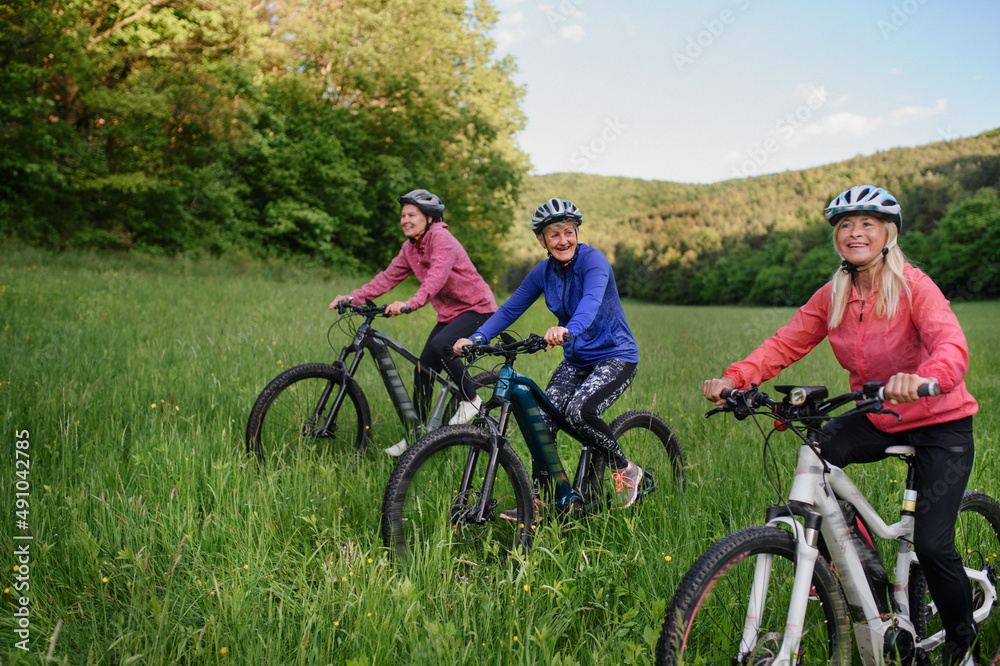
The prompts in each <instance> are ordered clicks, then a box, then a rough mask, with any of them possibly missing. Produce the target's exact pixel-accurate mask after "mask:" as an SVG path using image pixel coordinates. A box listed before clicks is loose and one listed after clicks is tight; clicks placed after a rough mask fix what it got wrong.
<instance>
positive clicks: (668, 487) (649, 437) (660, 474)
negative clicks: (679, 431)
mask: <svg viewBox="0 0 1000 666" xmlns="http://www.w3.org/2000/svg"><path fill="white" fill-rule="evenodd" d="M611 432H612V433H614V435H615V438H617V440H618V446H619V447H620V448H621V450H622V453H623V454H624V455H625V457H626V458H628V459H629V460H631V461H632V462H634V463H635V464H636V465H638V466H639V467H641V468H642V470H643V471H644V472H646V473H648V474H649V476H648V477H646V478H644V479H643V482H642V485H640V487H639V496H640V497H643V496H645V495H648V494H650V493H652V492H656V493H660V494H663V495H666V496H674V495H676V494H678V493H681V492H683V491H684V489H685V488H686V487H687V477H686V476H685V474H684V454H683V453H682V452H681V445H680V442H678V441H677V436H676V435H675V434H674V431H673V430H672V429H671V428H670V426H669V425H668V424H667V422H666V421H664V420H663V419H662V418H660V417H659V416H657V415H656V414H654V413H653V412H648V411H645V410H632V411H628V412H625V413H624V414H622V415H621V416H619V417H618V418H616V419H615V420H614V421H612V422H611Z"/></svg>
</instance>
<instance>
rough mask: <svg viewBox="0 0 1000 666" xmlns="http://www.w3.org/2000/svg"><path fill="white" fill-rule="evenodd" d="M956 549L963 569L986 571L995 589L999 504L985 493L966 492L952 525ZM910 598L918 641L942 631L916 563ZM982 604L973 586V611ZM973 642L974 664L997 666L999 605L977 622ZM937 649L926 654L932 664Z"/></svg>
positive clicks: (999, 653) (999, 550)
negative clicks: (975, 645) (975, 655)
mask: <svg viewBox="0 0 1000 666" xmlns="http://www.w3.org/2000/svg"><path fill="white" fill-rule="evenodd" d="M955 547H956V548H957V549H958V552H959V555H961V557H962V561H963V562H964V563H965V566H966V567H969V568H973V569H978V570H980V571H985V572H986V574H987V576H988V577H989V579H990V580H991V581H992V583H993V585H994V586H995V585H996V581H997V571H998V568H1000V567H998V565H1000V560H998V559H997V556H998V555H1000V503H998V502H997V501H996V500H995V499H993V498H992V497H990V496H989V495H987V494H985V493H981V492H977V491H973V490H967V491H966V492H965V495H963V497H962V502H961V504H960V505H959V508H958V516H957V518H956V522H955ZM970 582H971V581H970ZM909 595H910V620H911V621H912V622H913V626H914V628H915V629H916V631H917V641H922V640H924V639H925V638H926V637H928V636H933V635H934V634H935V633H937V632H939V631H941V630H942V627H941V620H940V618H939V617H938V615H937V607H936V606H935V605H934V604H933V603H932V601H931V598H930V594H929V593H928V591H927V579H926V578H925V577H924V574H923V570H922V569H921V568H920V564H919V563H917V564H914V565H913V566H912V567H911V569H910V585H909ZM984 600H985V597H984V593H983V590H982V588H981V587H980V586H977V585H976V584H975V583H972V601H973V608H979V607H980V606H981V605H982V603H983V602H984ZM976 642H977V646H978V652H979V659H977V660H976V663H979V664H993V663H996V662H997V659H998V657H1000V603H994V604H993V608H992V610H991V611H990V613H989V615H988V616H987V617H986V619H984V620H983V621H981V622H979V627H978V635H977V638H976ZM942 645H943V644H942ZM940 648H941V645H938V646H937V648H935V650H932V651H930V652H929V653H926V652H925V654H928V656H929V657H930V658H931V660H933V661H935V662H937V661H940V660H939V659H936V658H935V656H934V655H935V652H936V651H937V650H940Z"/></svg>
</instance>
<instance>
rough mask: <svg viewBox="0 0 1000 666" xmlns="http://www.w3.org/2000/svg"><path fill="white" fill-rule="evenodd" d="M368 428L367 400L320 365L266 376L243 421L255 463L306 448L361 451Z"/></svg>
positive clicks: (334, 371)
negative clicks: (334, 411)
mask: <svg viewBox="0 0 1000 666" xmlns="http://www.w3.org/2000/svg"><path fill="white" fill-rule="evenodd" d="M341 392H343V394H344V397H343V400H342V402H341V404H340V408H339V410H338V411H337V414H336V415H335V417H334V420H333V423H332V424H331V425H330V427H329V428H324V427H323V426H324V425H325V423H326V420H327V418H328V417H329V415H330V410H331V409H332V408H333V405H334V402H335V399H336V398H337V396H338V395H339V394H340V393H341ZM370 427H371V414H370V412H369V410H368V400H367V399H366V398H365V394H364V392H363V391H362V390H361V387H360V386H358V384H357V382H355V381H354V379H353V378H352V377H351V376H349V375H345V374H344V373H343V372H342V371H341V369H340V368H337V367H335V366H332V365H327V364H325V363H307V364H305V365H297V366H295V367H294V368H289V369H288V370H286V371H284V372H283V373H281V374H280V375H278V376H277V377H275V378H274V379H273V380H271V383H269V384H268V385H267V386H266V387H265V388H264V390H263V391H261V393H260V396H259V397H258V398H257V401H256V402H255V403H254V406H253V409H252V410H251V411H250V419H249V420H248V422H247V432H246V446H247V452H248V453H252V454H254V455H256V456H257V459H258V460H260V461H263V460H264V458H265V457H266V456H272V455H281V454H282V452H283V451H287V450H291V451H292V452H293V453H295V454H297V453H299V452H301V451H303V450H306V449H309V448H315V449H316V450H317V452H331V453H338V452H343V451H352V452H355V453H357V454H362V453H364V451H365V448H366V447H367V446H368V430H369V428H370Z"/></svg>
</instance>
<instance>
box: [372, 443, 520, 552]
mask: <svg viewBox="0 0 1000 666" xmlns="http://www.w3.org/2000/svg"><path fill="white" fill-rule="evenodd" d="M490 448H491V447H490V435H489V433H488V432H487V431H486V430H484V429H482V428H479V427H476V426H472V425H455V426H445V427H443V428H439V429H437V430H434V431H433V432H431V433H429V434H428V435H426V436H424V437H423V438H421V439H420V440H419V441H418V442H417V444H416V445H414V446H413V447H412V448H410V449H409V450H407V451H406V453H405V454H404V455H403V457H402V458H400V460H399V463H398V464H397V465H396V467H395V468H394V469H393V472H392V476H391V477H390V478H389V484H388V486H387V487H386V490H385V498H384V500H383V502H382V540H383V542H384V543H385V545H386V546H387V547H389V548H392V550H393V551H394V553H395V555H396V556H397V557H398V558H400V559H404V560H405V559H407V558H408V557H409V556H411V555H412V554H414V553H418V552H419V553H421V554H423V553H431V552H433V553H436V552H439V551H441V550H444V551H445V552H447V553H449V554H450V555H451V556H452V557H455V558H458V559H459V560H462V561H471V562H475V563H479V562H482V561H485V560H490V559H495V558H500V559H502V558H503V557H505V556H506V555H507V554H508V553H510V552H511V551H518V550H527V548H528V546H529V545H530V543H531V533H532V532H531V525H532V521H533V517H534V515H533V509H534V506H533V497H532V492H531V483H530V481H529V480H528V473H527V472H526V471H525V469H524V465H523V464H522V463H521V460H520V459H519V458H518V457H517V454H515V453H514V451H513V450H512V449H511V448H510V446H508V445H506V444H505V445H504V446H502V447H501V448H500V450H499V452H498V465H497V469H496V474H495V477H494V478H493V479H492V483H493V487H492V490H491V491H489V496H488V497H487V500H486V506H485V511H484V512H483V514H482V516H481V517H479V516H478V515H476V511H475V509H476V508H477V507H478V506H479V503H480V500H481V499H482V497H483V492H484V488H485V487H486V481H487V480H488V479H487V464H488V462H489V458H490ZM512 510H513V512H514V513H513V514H512V513H511V511H512ZM501 513H504V514H505V515H501ZM510 518H514V519H513V520H511V519H510Z"/></svg>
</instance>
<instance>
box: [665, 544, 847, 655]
mask: <svg viewBox="0 0 1000 666" xmlns="http://www.w3.org/2000/svg"><path fill="white" fill-rule="evenodd" d="M759 555H773V556H774V557H773V558H772V570H771V576H770V586H769V590H768V594H767V599H766V602H765V606H764V608H763V613H762V614H761V618H760V620H761V623H762V624H761V631H760V633H759V635H758V640H757V643H756V645H754V646H753V648H752V649H751V650H750V652H749V653H748V654H746V655H744V657H743V659H742V660H741V659H740V657H739V654H738V652H739V648H740V642H741V638H742V635H743V626H744V619H745V617H746V613H747V597H748V595H749V592H750V589H751V587H752V581H753V576H754V567H755V565H756V562H757V556H759ZM794 574H795V539H794V538H793V536H792V534H790V533H789V532H787V531H785V530H783V529H780V528H778V527H749V528H746V529H743V530H740V531H739V532H736V533H734V534H730V535H729V536H727V537H725V538H723V539H722V540H720V541H718V542H716V543H715V544H714V545H713V546H712V547H711V548H709V549H708V550H707V551H706V552H705V554H704V555H702V556H701V557H700V558H699V559H698V561H697V562H695V563H694V566H692V567H691V569H690V570H689V571H688V573H687V575H686V576H685V577H684V580H683V581H682V582H681V584H680V586H679V587H678V588H677V591H676V593H675V594H674V598H673V601H672V602H671V604H670V608H669V610H668V611H667V614H666V617H665V619H664V621H663V630H662V631H661V633H660V639H659V642H658V643H657V645H656V663H657V664H658V666H668V665H669V666H673V665H675V664H681V663H688V664H696V663H699V664H700V663H704V664H711V663H720V662H721V663H726V664H738V663H744V664H756V663H770V660H769V658H770V657H772V656H774V655H775V654H776V650H777V648H778V647H779V646H780V644H781V636H782V632H783V631H784V627H785V619H786V613H787V608H788V595H789V593H790V592H791V588H792V585H791V582H792V577H793V576H794ZM813 586H814V588H815V589H814V594H812V593H811V594H810V601H809V604H808V607H807V609H806V617H805V622H804V624H803V633H802V642H801V644H800V646H799V655H798V659H797V661H796V663H798V664H809V663H822V664H827V663H833V664H850V663H851V636H850V626H849V623H848V619H847V612H846V609H845V606H844V602H843V599H842V598H841V596H840V593H839V591H838V588H837V579H836V577H835V576H834V573H833V570H832V569H831V568H830V565H829V564H828V563H827V561H826V560H825V559H824V558H823V557H817V559H816V566H815V568H814V572H813Z"/></svg>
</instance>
